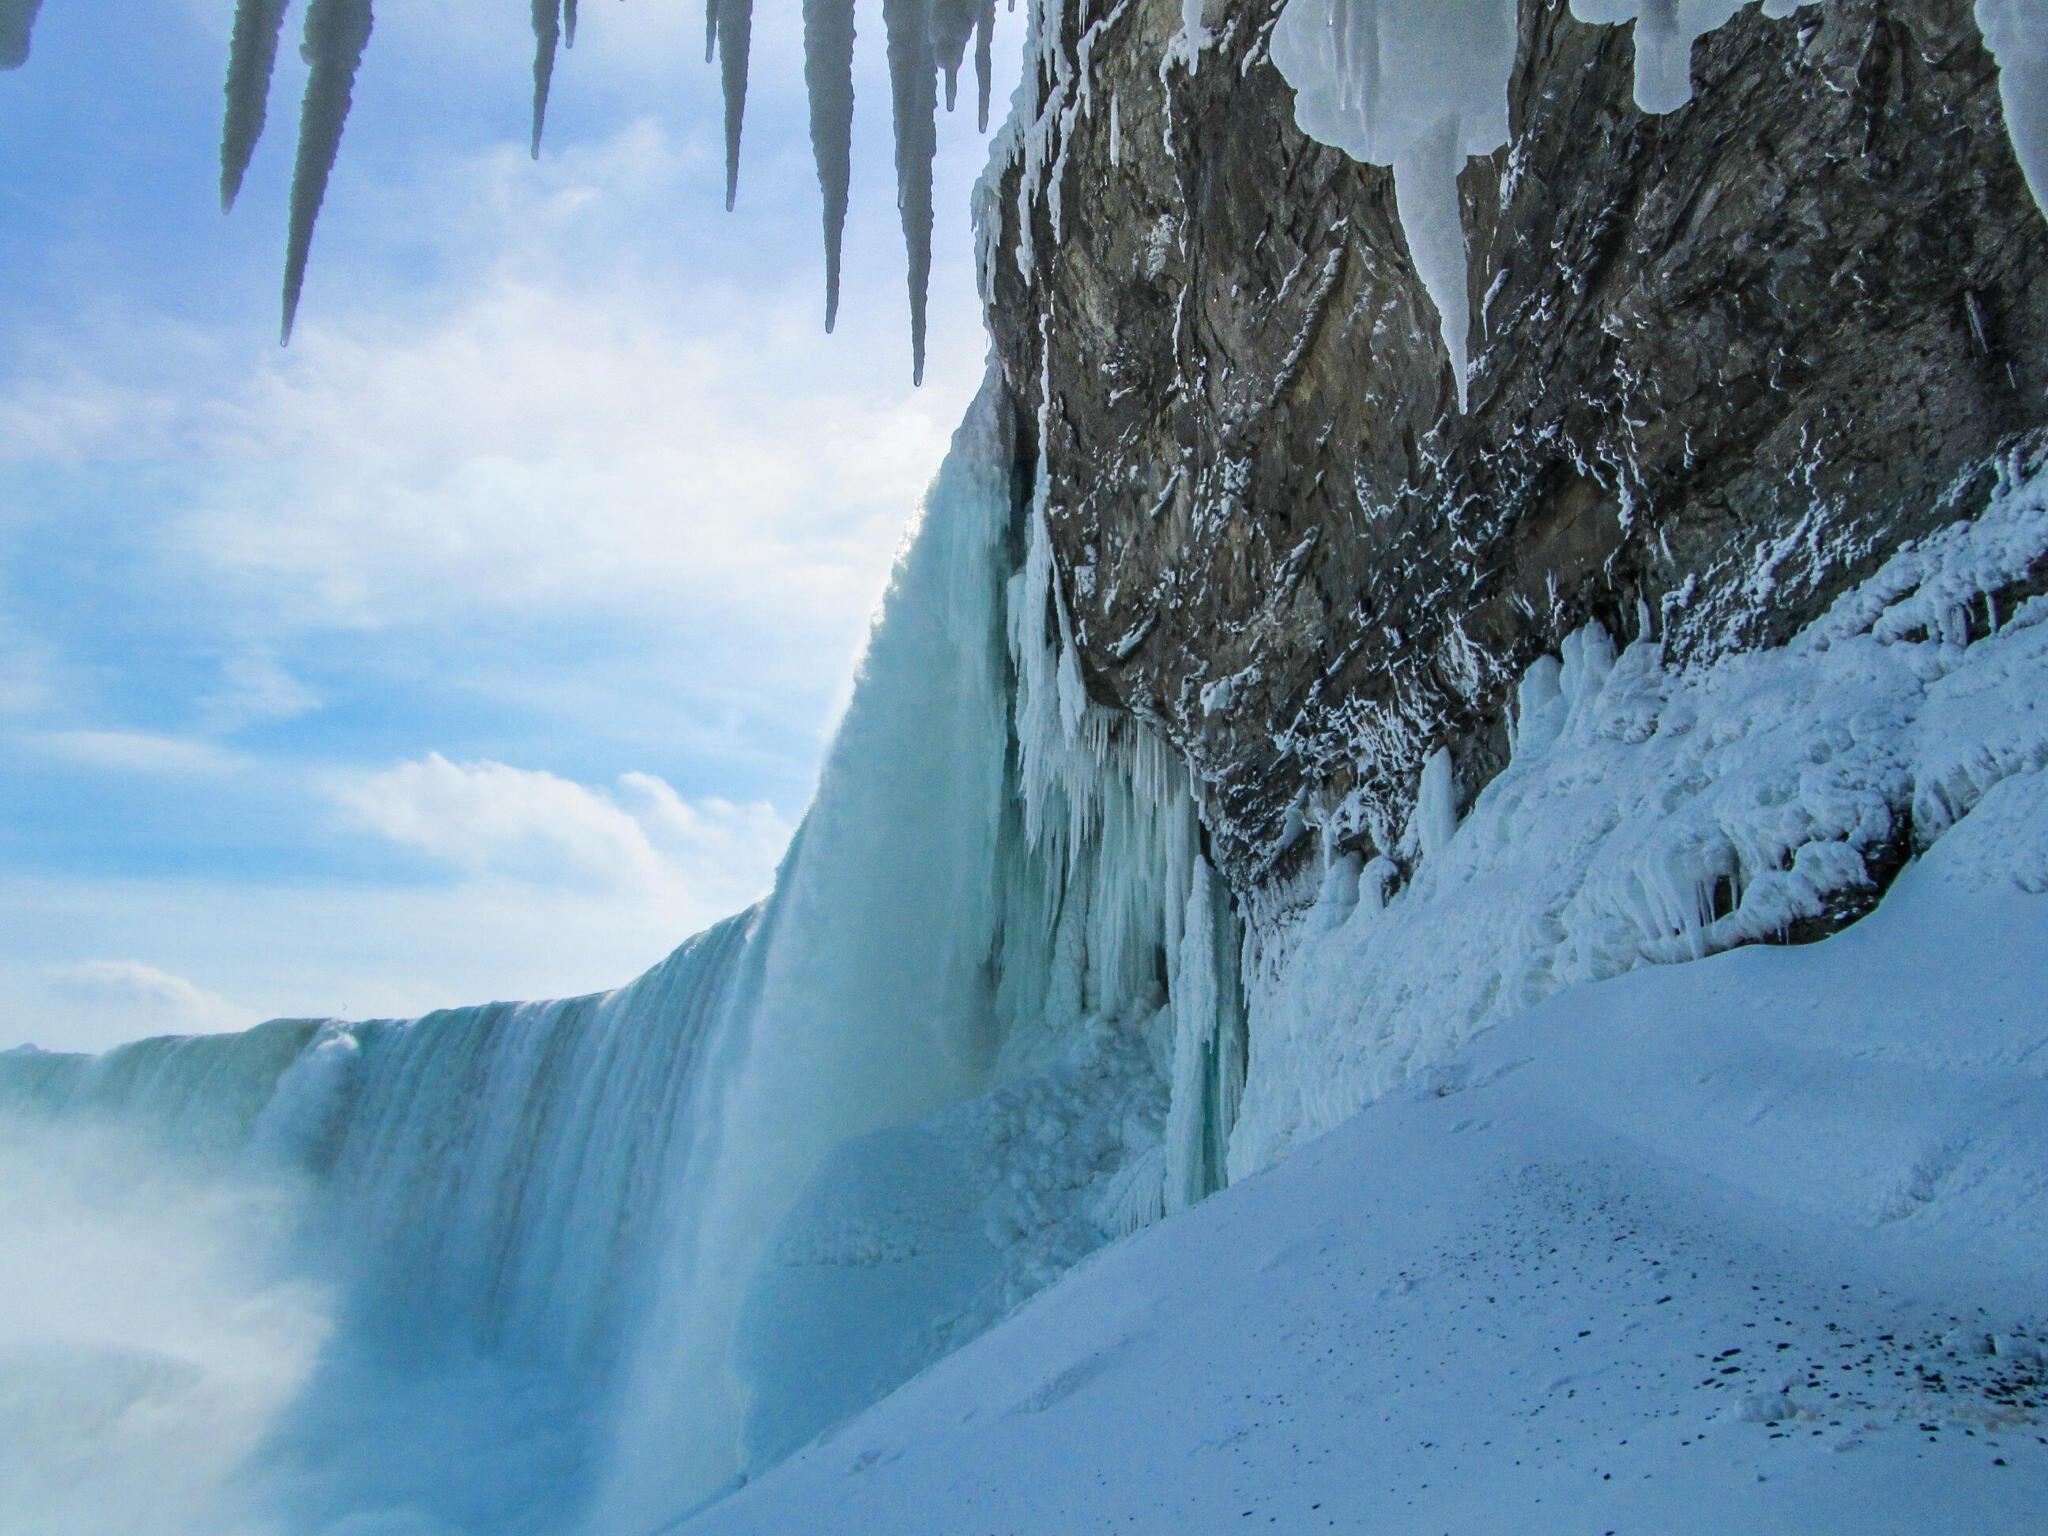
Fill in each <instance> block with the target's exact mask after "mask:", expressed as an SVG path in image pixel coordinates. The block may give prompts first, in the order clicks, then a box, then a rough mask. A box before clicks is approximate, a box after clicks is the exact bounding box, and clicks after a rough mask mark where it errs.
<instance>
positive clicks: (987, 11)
mask: <svg viewBox="0 0 2048 1536" xmlns="http://www.w3.org/2000/svg"><path fill="white" fill-rule="evenodd" d="M995 33H996V0H981V3H980V5H979V6H978V7H977V8H976V12H975V17H974V91H975V112H974V125H975V131H976V132H977V133H987V132H988V92H989V80H990V77H991V75H992V74H993V72H994V59H993V53H992V48H993V44H994V41H995Z"/></svg>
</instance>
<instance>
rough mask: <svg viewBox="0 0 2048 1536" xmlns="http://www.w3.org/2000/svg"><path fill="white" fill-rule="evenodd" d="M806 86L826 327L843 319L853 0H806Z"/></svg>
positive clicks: (851, 122)
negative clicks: (819, 199) (819, 206)
mask: <svg viewBox="0 0 2048 1536" xmlns="http://www.w3.org/2000/svg"><path fill="white" fill-rule="evenodd" d="M804 86H805V89H806V90H807V92H808V93H809V96H810V101H811V154H812V157H813V158H815V159H816V160H817V162H818V190H819V192H820V193H822V194H823V195H824V199H825V329H826V331H827V332H828V333H829V332H830V331H831V329H832V327H833V325H834V324H835V323H836V322H837V321H838V318H839V252H840V246H841V243H842V241H843V240H844V238H845V234H846V188H847V181H848V177H849V174H850V171H851V166H852V161H853V147H852V146H853V0H804Z"/></svg>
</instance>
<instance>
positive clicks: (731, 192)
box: [716, 0, 754, 213]
mask: <svg viewBox="0 0 2048 1536" xmlns="http://www.w3.org/2000/svg"><path fill="white" fill-rule="evenodd" d="M716 4H717V6H718V31H717V37H718V73H719V80H720V83H721V84H722V85H723V86H724V88H725V209H726V212H728V213H730V212H732V205H733V201H734V199H735V198H737V197H738V195H739V189H740V121H741V119H742V118H744V117H745V116H746V112H747V49H748V47H749V45H750V44H751V42H752V40H753V34H754V0H716Z"/></svg>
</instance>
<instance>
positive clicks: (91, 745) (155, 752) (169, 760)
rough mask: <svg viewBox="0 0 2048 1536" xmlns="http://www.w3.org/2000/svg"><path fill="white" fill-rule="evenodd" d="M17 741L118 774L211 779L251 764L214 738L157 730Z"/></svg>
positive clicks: (42, 734)
mask: <svg viewBox="0 0 2048 1536" xmlns="http://www.w3.org/2000/svg"><path fill="white" fill-rule="evenodd" d="M16 740H17V741H18V742H20V743H21V744H22V745H23V746H26V747H28V748H29V749H30V750H32V751H36V752H41V753H44V754H46V755H48V756H51V757H57V758H61V759H63V760H64V761H66V762H70V763H74V764H76V765H77V766H79V767H81V768H92V769H98V770H102V771H108V772H115V773H135V774H150V775H170V776H177V777H210V776H213V775H218V774H228V773H235V772H239V771H240V770H241V769H243V768H245V767H247V766H248V763H247V760H246V759H244V758H242V757H241V756H239V755H238V754H236V753H234V752H230V751H228V750H227V749H226V748H224V747H221V746H218V745H216V744H215V743H213V742H210V741H201V740H197V739H195V738H192V737H187V736H167V735H162V734H159V733H157V732H154V731H95V730H80V731H30V732H26V733H24V734H23V735H21V736H19V737H17V738H16Z"/></svg>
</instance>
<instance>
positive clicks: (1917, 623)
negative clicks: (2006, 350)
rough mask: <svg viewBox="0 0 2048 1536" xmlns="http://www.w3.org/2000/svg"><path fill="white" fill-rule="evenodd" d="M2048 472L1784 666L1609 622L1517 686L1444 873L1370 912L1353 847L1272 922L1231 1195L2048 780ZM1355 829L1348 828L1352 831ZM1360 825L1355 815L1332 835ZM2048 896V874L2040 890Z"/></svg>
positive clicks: (1789, 926) (1541, 663)
mask: <svg viewBox="0 0 2048 1536" xmlns="http://www.w3.org/2000/svg"><path fill="white" fill-rule="evenodd" d="M2044 561H2048V477H2044V476H2043V474H2042V469H2041V465H2040V464H2039V463H2037V462H2033V461H2026V462H2022V461H2018V460H2015V461H2014V462H2011V463H2008V464H2006V465H2004V466H2003V467H2002V470H2001V485H2000V489H1999V490H1998V492H1997V494H1996V495H1995V496H1994V498H1993V500H1992V503H1991V506H1990V507H1989V509H1988V510H1987V511H1986V512H1985V513H1984V514H1983V515H1982V516H1981V517H1980V518H1979V519H1978V520H1977V521H1975V522H1972V523H1961V524H1956V525H1953V526H1951V527H1949V528H1948V529H1946V530H1944V531H1943V532H1941V533H1939V534H1936V535H1934V536H1932V537H1929V538H1927V539H1925V540H1923V541H1921V542H1920V543H1919V544H1917V545H1915V546H1911V547H1909V548H1906V549H1904V550H1901V551H1900V552H1899V553H1898V554H1897V555H1895V556H1894V557H1893V558H1892V559H1891V560H1890V561H1889V562H1888V563H1887V564H1886V565H1885V566H1883V567H1882V568H1881V569H1880V570H1879V571H1878V572H1877V574H1876V575H1874V576H1873V577H1871V578H1870V580H1869V581H1867V582H1865V583H1864V584H1863V585H1861V586H1859V587H1857V588H1855V589H1853V590H1852V591H1850V592H1849V593H1847V594H1846V595H1844V596H1843V597H1842V598H1841V599H1840V600H1839V601H1838V602H1837V603H1836V604H1835V605H1834V606H1833V608H1831V609H1830V610H1829V612H1828V613H1827V614H1825V615H1824V616H1823V617H1821V618H1820V619H1818V620H1816V621H1815V622H1814V623H1813V624H1812V625H1810V626H1809V627H1808V628H1807V629H1806V630H1805V631H1803V632H1802V633H1801V634H1800V635H1798V636H1797V637H1796V638H1795V639H1794V640H1793V641H1792V642H1791V643H1790V644H1789V645H1787V646H1786V647H1785V648H1783V649H1782V650H1773V651H1762V652H1751V653H1744V654H1739V655H1730V656H1724V657H1722V658H1720V659H1718V660H1715V661H1713V662H1711V663H1702V664H1696V665H1694V666H1691V667H1687V668H1683V669H1673V668H1671V667H1669V666H1667V665H1666V664H1665V662H1664V660H1663V658H1662V655H1661V652H1660V647H1659V644H1658V642H1657V640H1656V639H1655V638H1652V637H1649V636H1645V637H1642V638H1639V639H1637V640H1636V641H1635V642H1634V643H1632V644H1630V645H1629V646H1627V647H1626V648H1625V649H1622V650H1620V651H1619V652H1618V653H1617V650H1616V648H1615V646H1614V644H1613V643H1612V641H1611V640H1610V639H1609V638H1608V636H1607V635H1606V633H1605V632H1604V631H1602V630H1601V629H1599V628H1598V627H1597V626H1589V627H1588V628H1586V629H1583V630H1581V631H1579V632H1578V633H1576V634H1574V635H1572V636H1570V637H1568V639H1567V641H1566V643H1565V645H1564V648H1563V655H1562V658H1561V659H1560V658H1556V657H1544V658H1540V659H1539V660H1538V661H1537V662H1536V663H1535V664H1534V665H1532V666H1531V667H1530V669H1529V671H1528V674H1527V676H1526V677H1525V679H1524V681H1523V683H1522V686H1521V689H1520V691H1519V699H1518V703H1519V709H1518V717H1517V720H1516V722H1515V732H1514V754H1513V758H1512V760H1511V761H1510V762H1509V764H1508V766H1507V767H1506V768H1505V769H1504V770H1503V771H1502V772H1501V773H1500V774H1499V776H1498V777H1496V778H1495V779H1494V780H1493V781H1492V782H1491V783H1489V784H1488V785H1487V786H1486V787H1485V788H1484V789H1483V790H1482V791H1481V792H1480V793H1479V795H1478V797H1477V798H1476V800H1475V801H1474V803H1473V805H1472V807H1471V809H1470V811H1469V812H1468V813H1467V815H1466V817H1465V819H1464V820H1463V821H1462V822H1456V821H1455V819H1454V817H1453V815H1452V813H1451V811H1450V809H1449V806H1450V800H1449V796H1448V780H1449V775H1448V772H1447V771H1444V772H1441V773H1439V772H1438V769H1437V765H1438V763H1445V767H1446V770H1447V768H1448V764H1447V761H1446V760H1445V759H1444V758H1442V757H1441V756H1439V757H1438V758H1436V759H1433V760H1432V762H1431V765H1430V768H1429V769H1427V770H1425V772H1424V774H1423V778H1422V784H1421V787H1420V790H1419V793H1418V804H1417V810H1416V816H1415V820H1414V827H1415V828H1416V831H1415V832H1413V833H1411V836H1416V837H1418V839H1419V843H1420V849H1421V851H1422V857H1420V859H1419V861H1418V862H1416V863H1415V864H1414V866H1413V869H1412V872H1411V876H1410V878H1409V879H1408V882H1407V883H1406V884H1405V885H1404V886H1402V887H1401V888H1400V889H1399V890H1397V891H1396V892H1394V893H1393V894H1392V895H1391V897H1390V898H1388V899H1386V900H1385V901H1383V902H1382V901H1377V900H1375V901H1365V900H1360V899H1358V898H1357V897H1356V895H1355V894H1354V891H1355V889H1356V882H1355V877H1353V876H1351V875H1350V874H1349V873H1348V869H1347V868H1346V865H1345V861H1346V857H1347V856H1346V855H1345V853H1344V851H1343V849H1342V848H1341V847H1338V848H1332V849H1330V850H1329V852H1328V854H1327V855H1326V859H1325V867H1326V868H1328V869H1330V870H1331V871H1332V873H1331V874H1329V875H1324V876H1321V877H1320V884H1316V883H1310V884H1309V885H1308V886H1307V891H1308V893H1309V895H1308V899H1307V901H1306V902H1305V903H1304V904H1303V905H1305V907H1306V910H1305V911H1295V912H1291V913H1289V914H1288V915H1286V916H1284V917H1279V918H1275V919H1270V920H1264V921H1259V922H1256V923H1254V925H1253V935H1252V939H1251V942H1250V948H1249V950H1248V952H1247V953H1248V961H1247V987H1248V991H1249V994H1250V1017H1251V1030H1252V1039H1253V1042H1254V1049H1253V1052H1252V1070H1251V1075H1250V1080H1249V1082H1248V1083H1247V1085H1246V1089H1245V1096H1244V1104H1243V1109H1242V1113H1241V1115H1240V1116H1239V1118H1238V1121H1237V1130H1236V1135H1235V1138H1234V1139H1233V1141H1232V1143H1231V1147H1230V1172H1231V1175H1232V1176H1233V1177H1240V1176H1242V1175H1244V1174H1246V1173H1248V1172H1251V1171H1253V1170H1255V1169H1258V1168H1262V1167H1265V1166H1266V1165H1268V1164H1270V1163H1271V1162H1272V1161H1274V1160H1275V1159H1276V1158H1278V1157H1279V1156H1281V1155H1282V1154H1284V1153H1285V1152H1286V1151H1287V1150H1288V1149H1289V1148H1290V1147H1292V1146H1294V1145H1296V1144H1298V1143H1299V1142H1300V1141H1301V1140H1302V1139H1303V1138H1305V1137H1308V1136H1312V1135H1314V1134H1316V1133H1318V1132H1320V1131H1322V1130H1326V1129H1328V1128H1329V1127H1330V1126H1332V1125H1334V1124H1336V1123H1337V1121H1339V1120H1341V1119H1343V1118H1344V1117H1345V1116H1346V1115H1348V1114H1350V1113H1351V1112H1352V1111H1354V1110H1355V1109H1357V1108H1358V1107H1359V1106H1360V1105H1361V1104H1364V1103H1365V1102H1367V1101H1368V1100H1370V1099H1373V1098H1375V1097H1377V1096H1379V1095H1381V1094H1384V1093H1386V1092H1388V1091H1389V1090H1390V1089H1392V1088H1394V1087H1396V1086H1397V1085H1399V1084H1401V1083H1402V1082H1404V1081H1406V1080H1407V1079H1409V1078H1410V1077H1412V1076H1414V1075H1415V1074H1417V1073H1421V1072H1426V1071H1427V1070H1429V1069H1430V1068H1432V1067H1433V1066H1434V1065H1435V1064H1436V1063H1439V1062H1441V1061H1443V1060H1445V1059H1447V1058H1448V1057H1449V1056H1450V1055H1451V1054H1452V1053H1453V1052H1455V1051H1457V1050H1458V1049H1459V1048H1460V1047H1461V1046H1462V1045H1463V1044H1464V1043H1465V1042H1466V1041H1467V1040H1468V1039H1470V1038H1471V1036H1472V1035H1474V1034H1475V1033H1477V1032H1478V1031H1481V1030H1483V1029H1486V1028H1488V1027H1490V1026H1492V1025H1494V1024H1496V1023H1498V1022H1499V1021H1501V1020H1503V1019H1506V1018H1509V1017H1511V1016H1512V1015H1515V1014H1517V1013H1520V1012H1523V1011H1525V1010H1527V1009H1529V1008H1531V1007H1533V1006H1535V1005H1536V1004H1537V1003H1539V1002H1540V1001H1542V1000H1543V999H1544V998H1545V997H1547V996H1549V995H1550V994H1551V993H1553V992H1555V991H1557V990H1559V989H1560V988H1563V987H1565V986H1569V985H1571V984H1573V983H1576V982H1585V981H1594V980H1599V979H1602V978H1605V977H1610V976H1614V975H1618V974H1620V973H1622V972H1624V971H1628V970H1631V969H1633V968H1635V967H1638V966H1642V965H1648V964H1660V963H1670V962H1678V961H1685V960H1691V959H1697V958H1699V957H1701V956H1704V955H1707V954H1710V953H1713V952H1716V951H1719V950H1724V949H1727V948H1730V947H1732V946H1735V945H1738V944H1745V943H1751V942H1756V941H1760V940H1766V941H1767V940H1770V939H1773V938H1776V937H1778V936H1780V935H1783V934H1785V933H1787V932H1789V931H1793V930H1795V929H1796V928H1797V926H1798V925H1800V924H1801V923H1803V922H1807V921H1810V920H1813V919H1817V918H1821V917H1823V916H1824V915H1825V914H1827V913H1829V912H1831V911H1835V910H1838V909H1839V908H1841V907H1843V906H1848V907H1849V908H1851V909H1853V908H1854V907H1855V905H1856V904H1857V903H1858V902H1859V901H1862V900H1867V897H1868V893H1869V892H1870V891H1871V890H1872V889H1873V887H1874V885H1875V884H1876V883H1877V882H1878V881H1879V880H1881V879H1882V878H1883V877H1884V876H1885V875H1886V874H1887V873H1888V872H1889V871H1890V870H1891V869H1892V868H1895V867H1896V866H1897V864H1898V863H1899V861H1901V860H1902V859H1904V858H1906V857H1907V856H1908V855H1909V854H1910V853H1912V852H1914V851H1916V850H1919V849H1922V848H1925V847H1926V846H1928V845H1929V844H1930V843H1932V842H1933V841H1935V840H1936V839H1937V838H1939V837H1940V836H1941V835H1942V834H1943V833H1944V832H1945V831H1946V830H1947V829H1948V828H1949V827H1950V826H1952V825H1953V824H1954V823H1955V822H1956V821H1957V820H1959V819H1960V818H1961V817H1962V816H1963V815H1964V813H1966V812H1967V811H1968V810H1969V809H1970V807H1971V806H1973V805H1974V804H1976V802H1977V801H1978V800H1979V799H1980V798H1981V797H1983V796H1984V795H1985V794H1986V793H1987V792H1988V791H1989V790H1990V789H1991V788H1992V787H1993V786H1994V785H1996V784H1998V783H2000V782H2001V781H2003V780H2004V779H2006V778H2009V777H2012V776H2014V775H2016V774H2022V773H2029V772H2035V771H2038V770H2040V769H2042V768H2044V767H2048V710H2044V709H2043V707H2042V704H2041V702H2040V701H2042V700H2043V699H2048V599H2044V598H2042V597H2040V596H2031V597H2025V598H2023V599H2022V600H2020V601H2018V602H2012V601H2010V600H2008V599H2004V598H2001V597H2000V595H1999V594H2000V593H2001V592H2002V591H2004V590H2006V589H2008V588H2014V589H2017V590H2019V591H2022V592H2024V591H2025V590H2026V587H2025V583H2026V581H2027V580H2028V579H2029V576H2028V573H2029V572H2032V571H2038V570H2039V569H2040V568H2041V566H2042V563H2043V562H2044ZM1340 812H1341V808H1340ZM1333 819H1334V820H1336V821H1339V822H1341V820H1342V817H1341V814H1339V815H1338V816H1337V817H1335V818H1333ZM2017 878H2019V879H2020V880H2021V883H2022V884H2025V885H2027V887H2028V888H2029V889H2048V870H2038V871H2032V872H2027V871H2021V872H2019V873H2018V875H2017Z"/></svg>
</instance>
